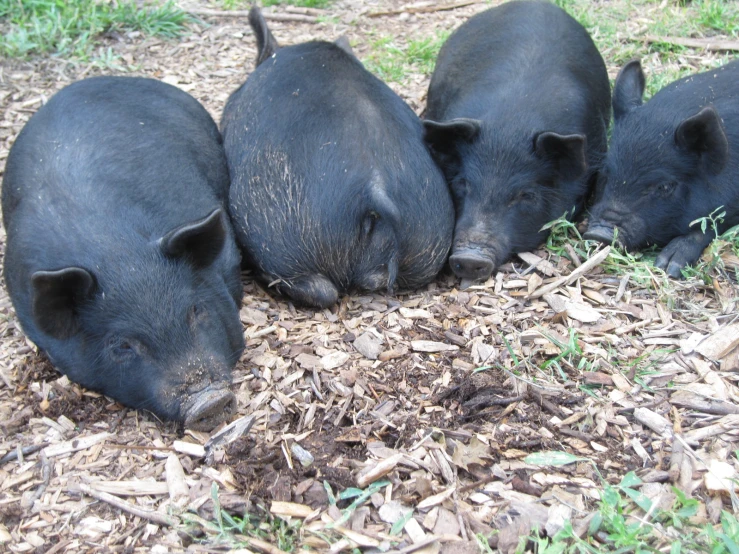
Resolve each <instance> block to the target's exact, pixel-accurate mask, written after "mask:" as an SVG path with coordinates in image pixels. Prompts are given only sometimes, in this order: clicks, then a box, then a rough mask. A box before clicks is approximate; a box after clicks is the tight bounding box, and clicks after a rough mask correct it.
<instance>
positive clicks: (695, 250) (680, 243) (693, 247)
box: [654, 230, 713, 279]
mask: <svg viewBox="0 0 739 554" xmlns="http://www.w3.org/2000/svg"><path fill="white" fill-rule="evenodd" d="M712 240H713V236H712V235H711V234H707V233H703V232H701V231H700V230H696V231H692V232H690V233H688V234H687V235H681V236H679V237H676V238H674V239H672V240H671V241H670V242H669V243H667V246H665V247H664V248H663V249H662V252H660V253H659V256H657V259H656V260H655V261H654V265H655V266H657V267H658V268H660V269H662V270H664V271H665V273H667V275H669V276H670V277H673V278H675V279H681V278H682V272H681V271H680V270H681V269H682V268H684V267H685V266H687V265H690V264H692V263H694V262H696V261H697V260H698V258H700V256H701V254H702V253H703V250H705V248H706V246H708V245H709V244H710V243H711V241H712Z"/></svg>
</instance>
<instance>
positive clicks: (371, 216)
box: [362, 211, 380, 236]
mask: <svg viewBox="0 0 739 554" xmlns="http://www.w3.org/2000/svg"><path fill="white" fill-rule="evenodd" d="M378 219H380V214H378V213H377V212H375V211H371V212H369V213H368V214H367V215H366V216H365V217H364V220H363V221H362V232H363V233H364V235H365V236H368V235H371V234H372V231H374V230H375V223H377V220H378Z"/></svg>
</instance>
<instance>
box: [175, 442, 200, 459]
mask: <svg viewBox="0 0 739 554" xmlns="http://www.w3.org/2000/svg"><path fill="white" fill-rule="evenodd" d="M172 448H174V449H175V450H176V451H177V452H179V453H181V454H187V455H188V456H192V457H193V458H204V457H205V447H204V446H203V445H202V444H195V443H192V442H185V441H174V442H173V443H172Z"/></svg>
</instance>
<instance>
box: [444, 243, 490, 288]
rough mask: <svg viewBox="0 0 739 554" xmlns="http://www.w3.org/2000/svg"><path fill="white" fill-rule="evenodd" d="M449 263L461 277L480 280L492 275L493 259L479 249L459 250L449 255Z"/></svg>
mask: <svg viewBox="0 0 739 554" xmlns="http://www.w3.org/2000/svg"><path fill="white" fill-rule="evenodd" d="M449 265H450V266H451V268H452V271H453V272H454V274H455V275H456V276H457V277H459V278H460V279H465V280H470V281H479V280H483V279H487V278H489V277H490V275H492V273H493V269H495V264H494V263H493V260H492V259H491V258H490V257H489V256H486V255H485V254H483V253H482V252H480V251H479V250H470V249H465V250H457V251H455V252H454V253H453V254H452V255H451V256H450V257H449Z"/></svg>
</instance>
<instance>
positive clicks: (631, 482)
mask: <svg viewBox="0 0 739 554" xmlns="http://www.w3.org/2000/svg"><path fill="white" fill-rule="evenodd" d="M642 483H643V481H642V480H641V479H639V476H638V475H637V474H636V473H634V472H633V471H629V472H628V473H627V474H626V475H624V476H623V478H622V479H621V482H620V483H619V485H620V486H622V487H632V488H633V487H636V486H638V485H641V484H642Z"/></svg>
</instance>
